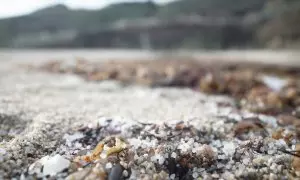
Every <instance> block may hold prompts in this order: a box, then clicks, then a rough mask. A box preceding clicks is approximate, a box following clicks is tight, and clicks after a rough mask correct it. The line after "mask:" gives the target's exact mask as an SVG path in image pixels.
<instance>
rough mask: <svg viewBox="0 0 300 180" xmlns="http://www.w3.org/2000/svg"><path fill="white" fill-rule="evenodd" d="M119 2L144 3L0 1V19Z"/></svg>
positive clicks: (53, 0)
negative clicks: (60, 6)
mask: <svg viewBox="0 0 300 180" xmlns="http://www.w3.org/2000/svg"><path fill="white" fill-rule="evenodd" d="M121 1H133V2H134V1H145V0H1V5H0V18H4V17H11V16H18V15H22V14H27V13H30V12H32V11H35V10H37V9H40V8H44V7H47V6H50V5H54V4H58V3H61V4H65V5H67V6H68V7H70V8H73V9H78V8H86V9H99V8H102V7H104V6H106V5H108V4H110V3H116V2H121ZM155 1H156V2H158V3H166V2H169V1H172V0H155Z"/></svg>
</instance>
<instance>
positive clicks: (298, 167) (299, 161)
mask: <svg viewBox="0 0 300 180" xmlns="http://www.w3.org/2000/svg"><path fill="white" fill-rule="evenodd" d="M295 155H297V156H299V157H300V144H296V148H295ZM297 156H294V157H293V161H292V167H293V169H294V170H295V171H300V158H299V157H297Z"/></svg>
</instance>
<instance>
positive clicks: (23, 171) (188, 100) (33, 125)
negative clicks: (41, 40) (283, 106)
mask: <svg viewBox="0 0 300 180" xmlns="http://www.w3.org/2000/svg"><path fill="white" fill-rule="evenodd" d="M43 53H44V54H43ZM47 53H48V54H49V55H48V56H47V55H46V54H47ZM47 53H45V52H37V53H36V54H34V53H33V54H30V53H28V52H24V51H20V52H19V53H14V51H11V52H9V51H7V50H6V51H2V52H0V57H1V60H0V87H1V88H0V179H10V178H15V179H19V178H21V179H33V178H34V177H38V178H43V177H44V178H45V177H50V175H51V176H52V177H53V178H54V179H65V178H66V177H68V178H69V179H80V178H79V176H80V173H79V175H78V174H77V175H76V174H75V175H74V176H73V177H72V176H71V175H72V173H76V170H73V169H72V168H71V166H70V167H69V164H68V163H72V162H73V160H74V158H75V157H76V156H78V154H80V153H81V154H82V153H83V151H84V152H90V151H91V150H92V149H94V148H95V146H96V145H97V143H98V142H100V140H102V139H103V137H104V136H105V133H104V134H102V132H103V131H105V130H107V129H105V128H108V127H110V126H114V127H115V126H116V127H118V128H119V129H118V132H119V133H117V134H119V135H121V136H122V137H125V138H127V140H126V146H127V148H128V147H130V148H129V150H137V149H141V148H142V147H147V148H154V147H165V146H163V145H164V144H167V145H168V146H170V148H171V149H172V148H173V149H172V150H173V151H174V152H176V153H175V154H172V153H171V154H167V155H166V156H164V155H161V154H159V152H156V151H155V158H156V159H155V158H154V160H153V158H152V159H150V160H145V159H144V160H143V159H141V158H140V157H141V156H140V157H134V158H133V161H134V162H135V164H134V165H132V166H130V165H128V169H130V167H131V170H130V173H129V174H130V175H129V174H128V172H129V170H128V169H126V171H125V170H124V171H123V174H122V173H121V175H120V177H121V176H122V177H123V178H130V179H168V178H169V179H184V177H186V179H197V178H199V179H222V178H223V179H245V178H251V177H252V178H254V179H256V178H259V179H278V178H279V179H284V177H286V175H287V174H288V169H289V168H290V164H291V158H292V157H291V156H289V155H287V154H285V153H282V152H279V151H277V150H278V149H280V148H282V147H286V148H291V149H293V148H295V143H294V144H293V145H294V146H289V145H287V144H285V143H284V141H282V140H272V139H271V138H265V139H261V138H252V139H251V138H250V139H248V141H239V140H237V139H235V138H234V137H232V135H231V134H230V133H231V132H232V128H233V126H234V124H235V123H236V122H239V121H240V120H241V119H243V118H244V117H258V118H259V119H260V120H261V121H263V122H265V123H267V128H266V131H268V132H271V131H272V130H274V129H276V128H277V127H278V124H276V119H275V118H274V117H272V116H264V115H260V116H258V115H256V114H253V113H250V112H246V111H245V112H242V111H239V110H238V109H237V107H236V106H235V104H234V100H233V99H231V98H229V97H226V96H220V95H207V94H203V93H200V92H196V91H194V90H191V89H188V88H168V87H166V88H150V87H145V86H139V85H130V86H127V85H124V84H121V83H119V82H115V81H103V82H87V81H85V80H83V79H82V78H80V77H79V76H76V75H73V74H52V73H49V72H41V71H30V70H28V69H26V68H24V66H22V65H24V64H28V63H29V64H30V63H33V64H35V63H36V64H39V63H42V61H41V60H49V59H64V60H70V59H72V58H76V57H85V55H84V53H82V54H81V53H80V51H78V52H74V53H70V52H67V53H65V52H64V53H61V54H60V53H59V52H58V53H57V54H56V52H55V51H54V52H47ZM98 53H99V52H98ZM87 54H89V53H87ZM125 54H126V55H124V53H122V52H119V54H118V53H117V54H113V55H112V54H109V53H108V54H105V53H103V54H102V57H101V55H99V56H100V57H99V56H98V54H97V53H96V52H92V53H90V54H89V55H87V57H85V58H87V59H89V58H90V59H98V58H99V59H101V58H102V59H118V58H119V57H121V56H122V57H124V59H132V58H133V57H135V58H137V59H143V58H154V59H155V57H156V55H157V54H156V55H153V54H151V53H143V52H137V53H136V54H135V55H134V56H133V55H132V54H130V53H125ZM114 55H115V56H116V57H114ZM131 56H132V57H131ZM222 56H223V54H222ZM239 56H241V55H237V56H235V58H236V59H237V58H238V57H239ZM246 56H247V57H249V56H248V55H246ZM256 56H257V55H256ZM272 56H274V55H272ZM285 57H287V56H285ZM229 59H230V58H229ZM232 59H234V58H231V60H232ZM256 61H258V60H256ZM278 62H279V60H278ZM290 62H291V64H293V65H295V64H297V63H298V61H296V60H295V58H290ZM270 63H276V60H274V61H272V62H270ZM298 65H299V64H298ZM224 104H226V105H224ZM108 120H109V121H108ZM104 122H109V123H115V124H114V125H111V124H110V125H106V126H104V125H103V127H105V128H104V129H102V130H101V131H100V133H98V134H96V135H95V138H94V139H93V142H90V143H86V144H85V143H83V142H82V141H79V140H80V139H82V138H83V137H81V135H80V137H79V138H73V139H72V138H71V140H70V137H71V135H74V134H76V133H78V132H80V133H83V132H84V133H86V132H87V131H89V132H93V133H95V132H96V129H97V125H99V123H100V124H101V123H104ZM109 123H108V124H109ZM164 123H165V124H167V125H168V126H169V127H170V128H171V129H172V128H173V127H174V128H175V129H176V127H177V126H178V124H180V123H182V124H184V126H191V127H193V128H195V129H196V132H197V133H198V135H195V134H194V135H193V134H192V131H191V132H190V131H187V132H180V133H179V134H177V135H176V133H175V135H174V134H172V133H173V132H170V133H171V134H170V139H169V140H163V138H159V137H157V136H154V137H151V136H150V135H149V136H148V137H149V138H148V139H147V137H145V134H144V133H145V132H148V131H150V130H148V129H149V128H150V129H151V126H152V125H157V126H158V129H160V128H161V126H163V125H164ZM135 126H138V127H139V128H141V129H142V130H139V131H138V132H136V129H134V128H133V127H135ZM140 126H141V127H140ZM80 128H86V130H85V131H80V130H79V129H80ZM164 128H166V127H164ZM165 131H166V132H168V131H167V130H165ZM105 132H106V131H105ZM130 132H131V133H130ZM200 132H201V133H203V134H202V135H199V133H200ZM84 133H83V134H84ZM201 133H200V134H201ZM108 134H109V133H108ZM112 134H114V133H112ZM115 134H116V133H115ZM165 136H166V137H168V135H165ZM68 137H69V138H68ZM251 137H255V136H251ZM143 138H146V139H143ZM172 138H173V139H172ZM68 141H69V143H70V144H68V143H67V142H68ZM79 142H80V143H81V144H78V143H79ZM146 142H147V143H148V144H147V143H146ZM167 142H169V143H167ZM143 143H144V145H143ZM151 143H152V145H149V144H151ZM247 143H248V145H249V143H250V144H251V145H249V146H252V147H254V146H258V147H256V148H257V149H256V150H253V149H251V148H249V147H248V145H247ZM134 145H136V146H134ZM171 145H173V146H176V147H173V146H171ZM174 148H175V149H174ZM243 148H244V149H243ZM247 148H248V149H247ZM176 149H177V150H176ZM175 150H176V151H175ZM162 151H164V150H162ZM177 151H178V152H177ZM239 151H243V152H244V151H245V153H246V155H245V154H243V155H240V157H239V158H238V159H235V158H233V157H235V155H236V154H235V153H236V152H239ZM184 152H193V153H194V154H197V153H199V154H200V155H199V157H202V155H203V153H204V154H205V153H206V154H205V155H203V158H202V160H201V164H202V165H203V166H200V167H194V169H193V168H191V170H187V171H186V173H185V174H184V175H182V174H177V173H176V172H177V171H178V169H177V170H175V172H172V170H170V168H169V166H168V164H170V162H169V161H167V159H168V155H170V156H171V157H172V158H173V159H176V157H179V154H181V155H182V154H184ZM201 153H202V155H201ZM83 154H84V153H83ZM85 154H88V153H85ZM148 154H149V153H148ZM56 155H59V158H63V160H58V162H57V163H59V162H64V161H66V162H67V163H66V164H67V165H66V167H62V169H58V170H57V171H55V170H54V172H52V171H50V170H49V171H48V172H49V174H47V172H45V171H46V170H45V167H46V166H47V161H46V163H44V164H43V163H41V164H42V165H43V167H44V169H43V168H42V169H41V167H40V169H39V168H38V166H37V165H36V163H37V161H39V160H40V159H41V158H43V157H46V156H48V157H47V158H48V166H49V167H50V169H51V167H53V166H55V163H54V165H53V164H52V166H51V165H49V161H50V160H49V158H50V157H57V156H56ZM147 156H148V155H147ZM204 156H205V157H204ZM146 159H147V158H146ZM156 160H157V162H156ZM53 161H54V160H53ZM124 161H125V160H124ZM140 161H145V162H149V163H148V165H149V168H150V166H151V167H152V166H153V167H156V170H149V168H147V167H144V166H146V165H143V166H142V165H141V164H138V162H140ZM121 162H123V161H121ZM126 162H127V161H126ZM150 162H151V163H152V164H151V163H150ZM166 162H168V163H167V164H166ZM251 162H252V163H251ZM98 163H100V164H101V163H102V162H98ZM104 163H105V164H106V166H104V167H103V169H104V170H103V169H101V168H98V169H97V171H99V172H100V171H101V172H102V170H103V172H105V174H106V175H103V174H102V175H100V176H99V177H98V175H99V172H98V175H95V174H97V173H95V174H93V172H94V171H93V172H92V171H85V170H86V169H85V168H82V169H83V170H82V173H86V176H84V177H86V179H89V178H87V177H88V176H90V179H97V178H98V179H99V178H100V179H101V178H104V179H106V178H108V179H112V178H113V176H114V173H112V172H115V171H117V170H116V167H117V165H116V164H118V163H116V164H114V163H111V162H110V161H109V162H107V161H106V162H104ZM109 163H110V164H109ZM155 163H157V164H155ZM34 164H35V165H34ZM50 164H51V163H50ZM175 166H176V165H175ZM97 167H98V166H97ZM122 167H123V168H124V167H125V166H122ZM142 167H143V168H142ZM65 168H69V170H68V171H63V172H62V171H61V170H63V169H65ZM88 168H93V167H88ZM70 169H72V170H70ZM100 169H101V170H100ZM154 169H155V168H154ZM173 171H174V170H173ZM103 172H102V173H103ZM77 173H78V172H77ZM126 173H127V174H126ZM151 173H152V174H151ZM164 173H165V174H164ZM100 174H101V173H100ZM112 174H113V175H112ZM116 174H118V173H116ZM186 174H188V175H189V176H187V175H186ZM81 175H82V174H81ZM152 175H153V176H152ZM154 175H155V178H154ZM84 177H83V178H81V179H84ZM115 179H120V178H116V177H115Z"/></svg>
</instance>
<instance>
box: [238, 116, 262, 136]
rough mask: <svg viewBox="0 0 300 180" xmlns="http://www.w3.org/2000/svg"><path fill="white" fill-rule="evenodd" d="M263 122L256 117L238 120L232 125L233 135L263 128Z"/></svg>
mask: <svg viewBox="0 0 300 180" xmlns="http://www.w3.org/2000/svg"><path fill="white" fill-rule="evenodd" d="M264 126H265V125H264V124H263V123H262V122H261V121H260V120H259V119H257V118H249V119H244V120H242V121H239V122H238V123H237V124H236V125H235V127H234V131H233V132H234V136H236V137H238V136H240V135H242V134H244V133H247V132H249V131H261V130H264Z"/></svg>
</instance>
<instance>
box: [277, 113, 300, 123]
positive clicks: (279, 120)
mask: <svg viewBox="0 0 300 180" xmlns="http://www.w3.org/2000/svg"><path fill="white" fill-rule="evenodd" d="M297 121H299V119H298V118H296V117H294V116H290V115H279V116H278V117H277V123H278V124H280V125H282V126H289V125H293V124H295V123H296V122H297Z"/></svg>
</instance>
